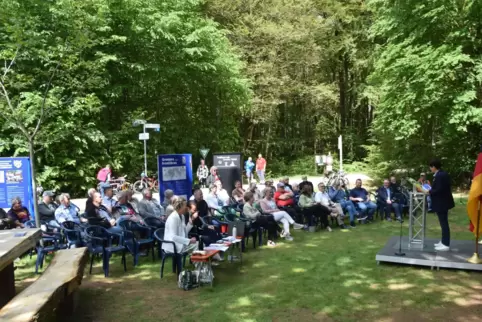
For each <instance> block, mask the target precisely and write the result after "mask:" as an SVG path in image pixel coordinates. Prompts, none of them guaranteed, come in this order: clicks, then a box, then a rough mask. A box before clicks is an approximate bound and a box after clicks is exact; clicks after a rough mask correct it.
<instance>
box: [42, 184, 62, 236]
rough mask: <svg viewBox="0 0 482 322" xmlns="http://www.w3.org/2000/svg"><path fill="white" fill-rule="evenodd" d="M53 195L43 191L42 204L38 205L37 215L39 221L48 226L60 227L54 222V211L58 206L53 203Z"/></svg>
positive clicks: (50, 192)
mask: <svg viewBox="0 0 482 322" xmlns="http://www.w3.org/2000/svg"><path fill="white" fill-rule="evenodd" d="M54 197H55V194H54V193H53V192H52V191H48V190H47V191H44V192H43V194H42V202H41V203H39V204H38V213H39V216H40V221H42V222H46V223H47V224H49V225H50V226H55V227H60V225H59V223H58V222H57V221H56V220H55V210H56V209H57V208H58V205H57V204H56V203H55V202H54V199H53V198H54Z"/></svg>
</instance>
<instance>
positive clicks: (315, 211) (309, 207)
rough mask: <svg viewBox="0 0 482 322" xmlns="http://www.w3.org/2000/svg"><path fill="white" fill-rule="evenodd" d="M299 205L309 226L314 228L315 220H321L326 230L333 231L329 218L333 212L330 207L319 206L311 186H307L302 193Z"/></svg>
mask: <svg viewBox="0 0 482 322" xmlns="http://www.w3.org/2000/svg"><path fill="white" fill-rule="evenodd" d="M299 205H300V207H301V209H302V211H303V213H304V214H305V216H306V217H307V219H308V222H309V225H310V226H313V218H314V217H316V218H319V219H320V220H321V223H322V224H323V225H324V226H325V227H326V230H328V231H331V227H330V223H329V222H328V216H329V215H330V213H331V210H330V209H329V208H328V207H325V206H323V205H320V204H317V203H316V202H315V200H314V199H313V191H312V190H311V187H310V186H309V185H305V186H304V187H303V190H302V191H301V195H300V201H299Z"/></svg>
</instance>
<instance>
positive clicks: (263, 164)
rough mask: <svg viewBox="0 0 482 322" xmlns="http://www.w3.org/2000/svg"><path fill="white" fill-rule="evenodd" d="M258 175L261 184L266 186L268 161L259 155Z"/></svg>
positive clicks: (257, 162)
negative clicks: (265, 175)
mask: <svg viewBox="0 0 482 322" xmlns="http://www.w3.org/2000/svg"><path fill="white" fill-rule="evenodd" d="M256 173H257V174H258V178H259V183H261V184H264V174H265V173H266V159H265V158H263V156H262V155H261V153H260V154H258V159H257V160H256Z"/></svg>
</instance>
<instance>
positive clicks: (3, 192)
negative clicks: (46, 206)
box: [0, 157, 35, 219]
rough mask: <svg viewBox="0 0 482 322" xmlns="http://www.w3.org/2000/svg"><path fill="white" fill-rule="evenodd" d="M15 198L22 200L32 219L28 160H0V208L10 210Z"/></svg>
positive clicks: (31, 192)
mask: <svg viewBox="0 0 482 322" xmlns="http://www.w3.org/2000/svg"><path fill="white" fill-rule="evenodd" d="M15 197H19V198H20V199H21V200H22V204H23V205H24V206H25V207H27V209H28V211H29V212H30V214H31V215H32V218H31V219H34V218H33V216H35V214H34V212H33V191H32V176H31V174H30V158H21V157H19V158H0V208H9V209H10V207H11V205H12V199H13V198H15Z"/></svg>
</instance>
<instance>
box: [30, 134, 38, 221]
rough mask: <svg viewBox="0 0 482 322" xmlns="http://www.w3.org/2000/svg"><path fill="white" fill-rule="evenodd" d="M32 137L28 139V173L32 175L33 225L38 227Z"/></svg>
mask: <svg viewBox="0 0 482 322" xmlns="http://www.w3.org/2000/svg"><path fill="white" fill-rule="evenodd" d="M33 143H34V142H33V139H29V140H28V152H29V155H30V174H31V176H32V193H33V212H34V216H35V226H36V227H37V228H40V216H39V213H38V197H37V183H36V182H35V180H36V173H35V152H34V144H33Z"/></svg>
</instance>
